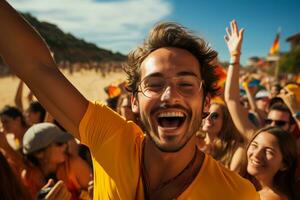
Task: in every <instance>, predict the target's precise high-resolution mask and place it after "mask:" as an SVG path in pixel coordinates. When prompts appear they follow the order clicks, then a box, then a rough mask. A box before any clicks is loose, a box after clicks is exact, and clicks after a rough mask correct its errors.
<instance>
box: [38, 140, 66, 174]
mask: <svg viewBox="0 0 300 200" xmlns="http://www.w3.org/2000/svg"><path fill="white" fill-rule="evenodd" d="M66 150H67V144H62V145H56V144H52V145H50V146H49V147H48V148H46V149H45V150H44V151H42V152H39V153H37V155H36V156H37V157H38V158H39V159H40V162H41V163H43V164H42V170H43V173H44V174H48V173H51V172H53V171H56V169H57V167H58V165H59V164H61V163H63V162H65V161H66V158H67V156H66Z"/></svg>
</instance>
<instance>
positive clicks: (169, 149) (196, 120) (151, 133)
mask: <svg viewBox="0 0 300 200" xmlns="http://www.w3.org/2000/svg"><path fill="white" fill-rule="evenodd" d="M198 113H199V114H196V115H195V116H194V117H193V118H192V116H193V115H192V112H190V114H189V116H187V119H185V120H186V121H192V123H190V126H189V128H188V130H187V132H186V133H185V135H184V136H183V137H182V139H180V141H179V142H180V143H179V144H177V145H171V146H165V145H162V144H160V141H159V140H158V139H156V138H158V137H159V134H158V132H157V130H154V129H153V128H152V126H151V125H150V121H149V120H150V118H149V117H148V118H147V117H146V115H145V113H140V120H141V123H142V125H143V128H144V130H145V132H146V135H147V136H148V137H149V139H150V141H151V142H152V143H153V144H154V145H155V146H156V147H157V148H158V149H159V150H160V151H161V152H165V153H175V152H178V151H180V150H181V149H182V148H183V147H185V145H186V144H187V143H188V142H189V141H190V140H191V138H192V137H193V136H194V135H195V134H196V132H197V131H199V128H200V125H201V122H202V117H201V115H202V112H198ZM147 119H149V120H147ZM184 123H187V122H184ZM170 139H171V138H170ZM181 141H183V142H181Z"/></svg>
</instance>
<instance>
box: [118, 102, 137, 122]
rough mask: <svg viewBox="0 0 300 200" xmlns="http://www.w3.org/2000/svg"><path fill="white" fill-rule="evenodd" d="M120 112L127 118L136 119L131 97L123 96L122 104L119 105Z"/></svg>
mask: <svg viewBox="0 0 300 200" xmlns="http://www.w3.org/2000/svg"><path fill="white" fill-rule="evenodd" d="M119 106H120V107H119V113H120V115H122V116H123V117H125V119H127V120H131V121H134V120H135V114H134V113H133V112H132V110H131V101H130V98H129V97H126V98H123V99H122V102H121V104H120V105H119Z"/></svg>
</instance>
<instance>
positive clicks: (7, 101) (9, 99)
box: [0, 70, 125, 109]
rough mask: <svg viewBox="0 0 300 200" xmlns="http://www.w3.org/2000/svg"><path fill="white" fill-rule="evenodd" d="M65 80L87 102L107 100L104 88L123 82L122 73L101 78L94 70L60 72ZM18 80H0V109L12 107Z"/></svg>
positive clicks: (25, 101)
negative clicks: (87, 100) (6, 106)
mask: <svg viewBox="0 0 300 200" xmlns="http://www.w3.org/2000/svg"><path fill="white" fill-rule="evenodd" d="M62 72H63V73H64V75H65V76H66V77H67V79H68V80H69V81H70V82H71V83H72V84H73V85H74V86H75V87H76V88H77V89H78V90H79V91H80V92H81V93H82V94H83V95H84V96H85V97H86V98H87V99H89V100H100V101H105V99H106V98H107V95H106V93H105V92H104V87H105V86H107V85H109V84H112V83H113V84H117V83H119V82H121V81H123V80H125V74H124V73H123V72H111V73H110V74H108V75H106V77H102V76H101V74H100V73H99V72H95V71H94V70H89V71H88V70H82V71H80V72H74V73H73V74H70V73H69V72H68V71H66V70H63V71H62ZM19 82H20V79H19V78H18V77H16V76H13V77H4V78H0V94H1V95H0V109H2V108H3V107H4V106H5V105H14V98H15V94H16V91H17V87H18V84H19ZM28 93H29V89H28V88H27V87H24V90H23V98H22V99H23V104H24V108H26V106H27V105H28V101H27V98H26V97H27V95H28Z"/></svg>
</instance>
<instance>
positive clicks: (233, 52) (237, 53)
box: [230, 50, 242, 56]
mask: <svg viewBox="0 0 300 200" xmlns="http://www.w3.org/2000/svg"><path fill="white" fill-rule="evenodd" d="M241 54H242V53H241V52H240V51H237V50H235V51H231V52H230V56H240V55H241Z"/></svg>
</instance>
